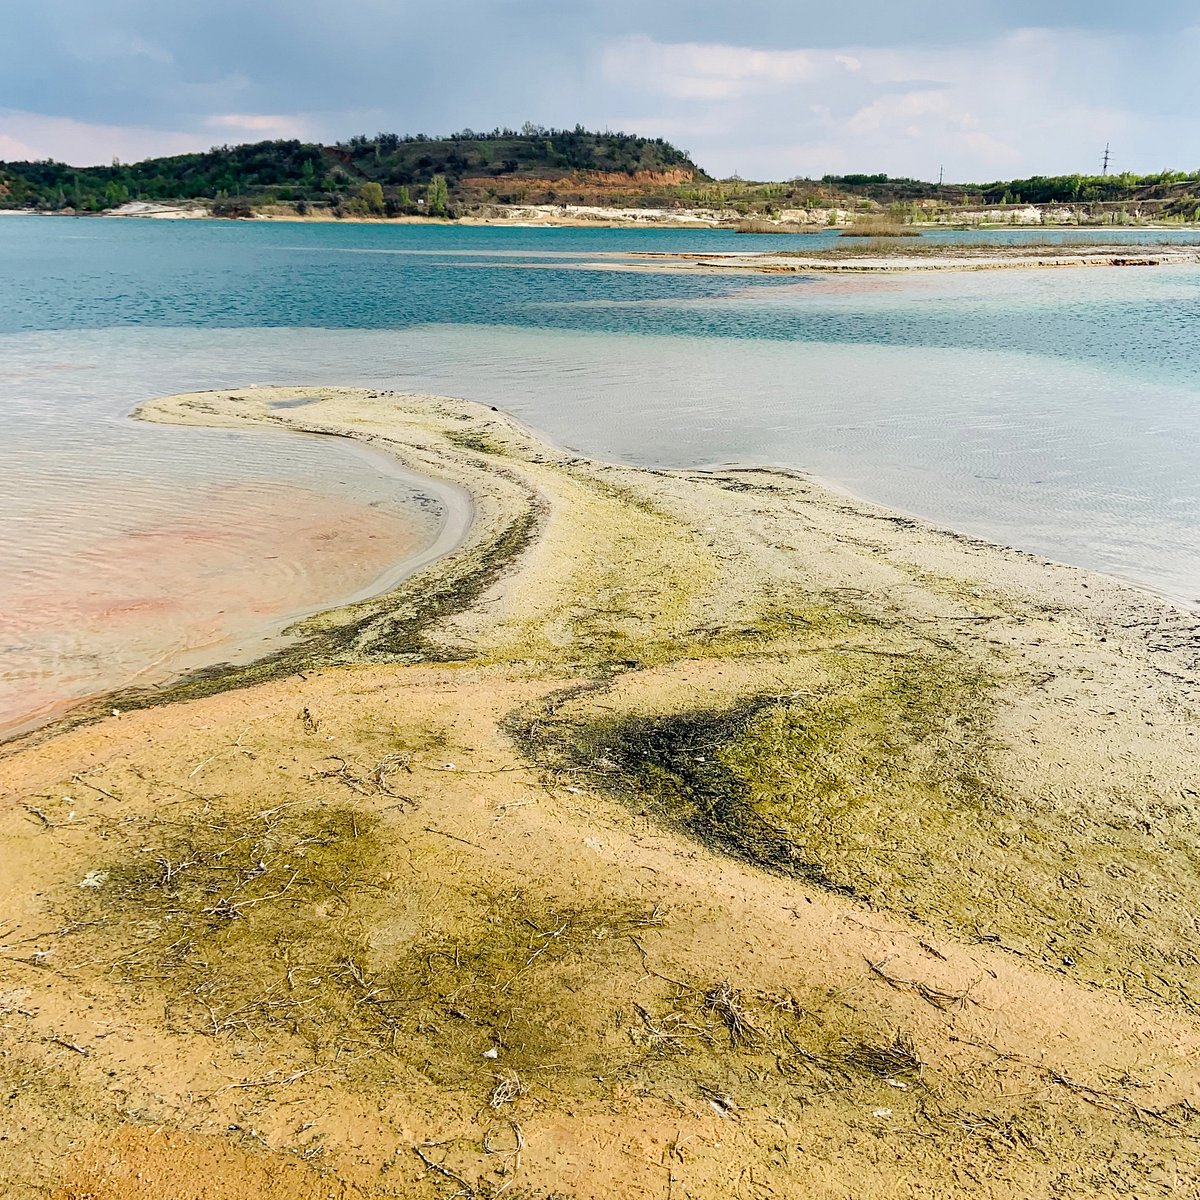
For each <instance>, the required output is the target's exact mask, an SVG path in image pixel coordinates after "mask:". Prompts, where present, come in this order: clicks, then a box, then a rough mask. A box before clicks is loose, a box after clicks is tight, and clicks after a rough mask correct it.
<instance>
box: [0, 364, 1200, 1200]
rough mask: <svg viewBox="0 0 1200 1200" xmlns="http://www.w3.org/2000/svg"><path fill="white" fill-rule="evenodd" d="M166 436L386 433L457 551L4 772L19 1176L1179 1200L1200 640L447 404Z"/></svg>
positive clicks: (278, 413)
mask: <svg viewBox="0 0 1200 1200" xmlns="http://www.w3.org/2000/svg"><path fill="white" fill-rule="evenodd" d="M313 395H317V396H320V397H321V399H319V400H315V401H313V402H312V403H309V404H305V405H301V406H298V407H274V405H276V404H278V402H280V401H285V402H286V401H294V400H296V399H298V398H300V397H302V396H313ZM141 415H142V416H143V417H146V418H147V419H154V420H164V421H176V422H181V423H198V424H234V425H240V424H242V423H245V422H271V423H275V424H278V425H282V426H290V427H294V428H297V429H305V430H309V431H313V432H324V433H331V434H332V433H340V434H349V435H352V436H356V437H361V438H364V439H365V440H368V441H370V442H372V443H373V444H375V445H377V446H379V447H381V448H384V449H387V450H389V451H390V452H392V453H394V454H395V455H396V456H397V457H398V458H399V459H400V460H402V461H403V462H404V463H405V464H406V465H407V466H409V467H411V468H413V469H416V470H420V471H424V472H426V473H428V474H429V475H432V476H434V477H436V478H439V479H443V480H449V481H451V482H454V483H457V484H460V485H462V486H464V487H466V488H467V489H468V490H469V491H470V492H471V494H472V496H473V497H474V500H475V505H476V520H475V523H474V525H473V527H472V530H471V532H470V533H469V535H468V537H467V540H466V541H465V543H464V544H463V546H462V547H461V548H460V549H459V550H458V551H456V552H455V553H454V554H452V555H450V556H448V557H446V558H444V559H441V560H439V561H438V562H437V563H435V564H433V565H431V566H430V567H429V568H427V570H426V571H424V572H423V573H422V574H421V575H420V576H418V577H416V578H414V579H411V580H408V581H406V582H404V583H403V584H401V586H400V587H399V588H398V589H397V590H395V591H394V592H392V593H390V594H389V596H387V597H384V598H380V599H377V600H373V601H368V602H365V603H364V604H361V605H358V606H355V607H354V608H351V609H347V610H342V611H340V612H337V613H332V614H327V615H326V616H324V617H322V618H319V619H314V620H312V621H309V622H307V623H306V625H305V626H304V628H303V630H302V631H301V632H302V634H303V636H302V637H301V638H300V640H299V641H298V642H297V644H296V645H295V646H293V647H289V648H287V649H286V650H284V651H281V652H280V654H279V655H277V656H276V657H275V658H274V659H272V660H268V661H267V662H265V663H262V664H259V665H258V666H256V667H255V668H253V669H248V668H239V669H235V670H233V671H231V672H228V673H225V674H224V675H222V674H221V673H219V672H212V673H208V674H205V675H202V676H197V677H195V678H193V679H191V680H189V681H185V682H184V683H183V684H181V685H180V686H179V687H177V688H176V689H174V692H173V693H172V695H171V697H169V699H172V700H174V703H163V702H162V701H163V698H162V697H149V696H145V695H136V694H131V695H128V696H126V697H124V698H122V699H121V700H119V701H112V702H111V707H113V708H118V709H121V710H122V711H121V712H120V713H119V715H115V716H107V717H103V718H101V717H100V716H99V714H95V716H96V718H97V719H95V720H92V721H89V722H84V723H79V724H77V725H76V726H75V727H73V728H63V729H60V730H59V731H57V732H55V733H46V732H43V733H42V734H40V735H38V736H35V737H31V738H28V739H26V740H25V741H24V742H23V743H20V744H15V745H12V746H9V747H6V750H5V753H4V756H3V757H2V758H0V796H3V798H4V804H3V806H2V807H0V822H2V828H0V838H2V839H3V840H2V843H0V844H2V846H3V851H2V853H3V861H4V867H5V869H4V871H3V872H2V873H0V881H2V882H0V887H2V888H3V904H2V906H0V913H2V914H3V918H4V925H3V928H2V929H0V950H2V953H0V972H2V978H0V1014H2V1015H0V1038H2V1045H0V1080H2V1082H3V1085H4V1090H5V1095H6V1097H7V1110H6V1115H7V1120H6V1122H5V1131H4V1132H5V1135H6V1136H5V1137H4V1139H3V1140H0V1179H3V1180H4V1183H5V1188H4V1192H5V1195H6V1196H12V1197H55V1198H57V1200H82V1198H83V1197H89V1198H91V1200H126V1198H134V1197H136V1198H138V1200H167V1198H168V1197H170V1198H172V1200H176V1198H179V1197H197V1198H199V1197H205V1198H207V1200H221V1198H224V1197H230V1198H232V1197H237V1198H238V1200H242V1198H245V1197H272V1198H274V1197H279V1198H281V1200H282V1198H283V1197H289V1198H290V1197H304V1198H308V1197H312V1198H313V1200H315V1198H317V1197H329V1196H334V1197H338V1198H339V1200H351V1198H359V1197H364V1198H365V1197H384V1196H403V1197H422V1196H427V1197H431V1198H433V1197H449V1196H460V1197H478V1198H480V1200H482V1198H485V1197H486V1198H491V1197H496V1196H499V1195H502V1194H503V1195H506V1196H508V1197H512V1198H516V1197H524V1198H526V1200H531V1198H533V1197H539V1198H542V1200H546V1198H549V1197H559V1198H563V1200H586V1198H593V1197H595V1198H600V1197H605V1198H618V1200H633V1198H635V1197H638V1198H640V1197H646V1196H662V1197H673V1198H676V1200H681V1198H683V1197H695V1198H705V1200H718V1198H719V1200H726V1198H728V1197H733V1196H747V1197H749V1196H760V1195H765V1196H771V1195H773V1196H786V1197H851V1196H853V1197H855V1198H858V1200H863V1198H879V1200H883V1198H885V1197H886V1198H891V1197H895V1196H900V1195H904V1196H919V1197H946V1196H963V1195H970V1196H972V1197H1012V1196H1051V1195H1053V1196H1056V1197H1058V1196H1098V1195H1137V1196H1139V1197H1142V1196H1155V1195H1161V1196H1168V1195H1171V1196H1174V1195H1187V1194H1194V1192H1195V1190H1196V1182H1197V1179H1200V1140H1198V1139H1200V1059H1198V1057H1197V1055H1198V1052H1200V956H1198V954H1197V951H1198V948H1200V941H1198V939H1197V930H1196V916H1195V914H1196V913H1197V911H1200V873H1198V872H1197V870H1196V863H1195V836H1194V830H1195V827H1196V818H1197V809H1198V807H1200V797H1198V795H1197V784H1196V770H1195V762H1196V745H1195V742H1196V739H1195V736H1194V735H1195V731H1196V726H1197V722H1196V713H1197V702H1198V701H1200V686H1198V666H1200V663H1198V658H1200V625H1198V623H1197V619H1196V617H1195V616H1194V615H1193V614H1190V613H1187V612H1184V611H1181V610H1179V609H1176V608H1173V607H1171V606H1170V605H1168V604H1166V603H1164V602H1161V601H1159V600H1157V599H1155V598H1154V597H1151V596H1147V595H1144V594H1142V593H1140V592H1138V591H1136V590H1134V589H1132V588H1129V587H1125V586H1123V585H1121V584H1119V583H1117V582H1115V581H1112V580H1109V579H1106V578H1103V577H1100V576H1095V575H1089V574H1087V573H1085V572H1081V571H1077V570H1072V569H1069V568H1064V567H1059V566H1055V565H1052V564H1048V563H1045V562H1042V561H1040V560H1037V559H1034V558H1031V557H1030V556H1028V555H1024V554H1020V553H1017V552H1015V551H1010V550H1004V549H1001V548H997V547H993V546H990V545H986V544H984V543H981V542H979V541H976V540H973V539H970V538H966V537H962V536H957V535H954V534H950V533H945V532H940V531H937V530H934V529H931V528H928V527H926V526H924V525H922V524H921V523H919V522H917V521H914V520H911V519H909V518H906V517H901V516H898V515H896V514H893V513H889V512H886V511H884V510H880V509H877V508H873V507H871V506H869V505H865V504H862V503H858V502H856V501H851V500H847V499H845V498H843V497H840V496H837V495H834V494H832V493H830V492H828V491H825V490H823V489H821V488H819V487H817V486H815V485H814V484H813V483H812V482H811V481H810V480H808V479H806V478H804V477H802V476H799V475H796V474H792V473H787V472H779V471H765V470H743V471H722V472H715V473H704V472H690V471H642V470H636V469H632V468H625V467H616V466H609V465H604V464H601V463H596V462H592V461H589V460H586V459H582V458H578V457H572V456H570V455H565V454H562V453H560V452H557V451H554V450H552V449H550V448H548V447H547V446H545V445H543V444H542V443H540V442H538V441H537V440H536V439H534V438H533V437H532V436H531V435H530V434H529V433H528V432H526V431H525V430H524V429H522V428H521V427H520V426H519V425H517V424H516V423H515V422H513V421H512V420H510V419H508V418H507V417H505V416H504V415H502V414H500V413H497V412H494V411H492V410H489V409H484V408H481V407H479V406H475V405H471V404H467V403H464V402H461V401H453V400H445V399H438V398H433V397H420V396H399V395H394V394H391V393H379V392H364V391H352V390H348V389H311V388H309V389H274V390H273V389H256V390H246V391H242V392H234V393H228V392H221V393H210V394H204V395H192V396H182V397H174V398H172V399H169V400H164V401H159V402H156V403H155V404H152V405H149V406H147V407H146V408H145V409H144V410H143V411H142V414H141ZM235 684H236V685H239V686H232V685H235ZM139 706H141V707H139Z"/></svg>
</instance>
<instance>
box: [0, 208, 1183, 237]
mask: <svg viewBox="0 0 1200 1200" xmlns="http://www.w3.org/2000/svg"><path fill="white" fill-rule="evenodd" d="M498 207H499V208H502V209H503V211H494V212H488V213H482V214H480V213H475V214H467V215H464V216H461V217H456V218H453V219H451V218H448V217H425V216H418V215H412V214H406V215H401V216H394V217H387V216H363V215H358V214H352V215H350V214H348V215H344V216H340V217H339V216H335V215H334V214H333V213H332V212H330V211H328V210H321V211H319V212H309V213H304V214H301V213H296V212H256V213H255V214H254V215H253V216H251V217H246V216H240V217H232V216H221V215H215V214H214V213H213V212H212V211H211V210H210V209H209V208H208V207H207V206H205V205H192V206H186V205H183V204H169V203H163V204H144V205H139V211H122V210H121V209H112V210H108V211H105V212H98V213H76V212H73V211H71V210H69V209H67V210H61V211H54V212H45V211H40V210H33V209H0V216H2V215H6V214H8V215H13V216H46V217H85V218H88V219H93V218H97V217H117V218H122V219H129V220H140V221H147V220H150V221H237V222H243V223H249V224H254V223H259V222H278V223H292V224H317V225H418V226H451V227H461V228H477V227H490V226H495V227H509V228H518V229H672V230H681V229H714V230H719V231H722V232H725V233H740V234H744V235H746V236H747V237H748V238H753V237H755V236H758V235H762V236H781V235H782V236H796V237H805V236H812V235H819V234H825V233H838V234H841V233H843V232H845V231H846V230H848V229H852V228H853V227H854V225H855V224H856V223H857V222H856V221H854V220H852V219H849V218H850V217H851V216H852V214H849V213H846V214H844V217H843V218H840V219H838V220H837V221H836V223H834V224H828V223H821V224H814V223H801V222H797V221H786V220H785V221H772V220H770V219H767V218H763V217H761V216H757V215H756V216H753V217H740V216H738V215H737V214H731V213H729V212H726V211H721V210H714V209H704V208H687V209H668V208H616V207H613V208H609V207H604V206H598V205H553V204H542V205H509V206H498ZM123 208H124V209H131V208H133V206H132V205H126V206H123ZM976 215H977V214H965V215H964V217H965V218H972V217H974V216H976ZM908 227H909V228H911V229H913V230H915V231H918V232H920V233H932V232H963V233H966V232H972V233H975V232H978V233H1002V232H1022V233H1033V232H1038V231H1049V230H1053V231H1055V232H1062V231H1073V232H1074V231H1078V232H1079V233H1083V234H1090V235H1091V236H1094V237H1099V236H1105V237H1110V236H1111V237H1115V238H1120V237H1121V235H1122V234H1123V233H1127V234H1132V233H1177V232H1178V233H1186V232H1195V233H1197V234H1200V224H1196V223H1189V224H1179V223H1169V224H1167V223H1163V222H1146V223H1139V224H1136V225H1108V224H1088V223H1080V222H1074V221H1070V222H1047V221H1037V222H1025V221H1022V222H1012V221H982V220H975V219H964V220H962V221H954V222H945V221H942V222H936V221H935V222H913V223H912V224H911V225H910V226H908Z"/></svg>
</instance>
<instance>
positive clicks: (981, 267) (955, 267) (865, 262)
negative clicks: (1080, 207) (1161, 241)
mask: <svg viewBox="0 0 1200 1200" xmlns="http://www.w3.org/2000/svg"><path fill="white" fill-rule="evenodd" d="M626 257H627V258H641V259H643V260H644V265H641V264H639V265H635V266H633V267H632V268H630V266H629V264H628V263H625V264H622V269H626V270H628V269H633V270H639V269H642V270H651V271H653V270H671V271H678V270H698V271H705V272H710V273H711V272H723V271H732V272H749V273H754V274H762V275H779V274H785V275H786V274H798V273H803V274H809V273H810V272H814V271H834V272H837V271H841V272H865V273H876V274H877V273H881V272H896V271H999V270H1020V269H1023V268H1031V267H1163V266H1181V265H1183V266H1186V265H1197V264H1200V247H1193V246H1139V245H1137V244H1136V243H1130V244H1127V245H1123V246H1120V245H1114V246H1089V247H1088V248H1087V249H1082V250H1076V249H1074V248H1073V247H1071V246H1069V245H1064V246H1061V247H1047V246H1008V247H996V246H950V245H947V246H939V247H937V248H936V249H935V248H933V247H932V246H928V245H925V246H921V247H919V249H918V248H917V247H915V246H914V247H912V248H911V249H909V250H908V252H907V253H906V252H904V251H902V250H881V249H879V248H878V247H877V246H876V247H872V246H870V245H867V244H859V245H853V244H852V245H850V246H845V245H839V246H837V247H836V248H834V249H830V250H821V251H814V252H812V253H809V254H804V253H800V252H789V253H787V254H771V253H767V254H694V253H693V254H685V253H678V254H644V253H643V254H636V255H628V256H626Z"/></svg>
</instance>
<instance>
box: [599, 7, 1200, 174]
mask: <svg viewBox="0 0 1200 1200" xmlns="http://www.w3.org/2000/svg"><path fill="white" fill-rule="evenodd" d="M1184 39H1185V40H1188V41H1189V42H1190V44H1192V45H1196V43H1197V39H1196V37H1195V34H1194V31H1188V32H1187V33H1186V34H1185V35H1184ZM1171 40H1172V42H1176V41H1178V38H1174V39H1171ZM1151 44H1153V45H1154V46H1157V47H1158V48H1159V49H1164V48H1165V47H1164V46H1162V45H1161V44H1160V43H1158V42H1155V41H1154V40H1153V39H1150V41H1146V40H1145V39H1143V41H1142V42H1137V43H1135V42H1131V41H1130V39H1129V37H1127V36H1124V37H1122V36H1117V35H1115V34H1108V33H1095V32H1087V31H1083V30H1077V29H1066V30H1063V29H1044V28H1029V29H1016V30H1009V31H1007V32H1005V33H1003V34H1000V35H998V36H996V37H994V38H991V39H987V40H976V41H963V42H960V43H958V44H953V45H936V46H929V45H920V44H907V45H903V44H902V45H894V46H882V47H879V46H870V45H859V44H846V45H841V46H831V47H815V46H809V47H805V46H801V47H793V48H789V49H786V50H778V49H777V50H771V51H761V50H755V49H753V48H750V47H744V46H737V45H733V44H729V45H725V44H722V45H700V44H697V43H694V42H685V43H677V44H660V43H655V42H652V41H650V40H649V39H647V38H644V37H642V38H623V39H618V40H616V41H614V42H612V43H611V44H610V45H608V46H607V47H605V48H604V50H603V52H602V54H601V66H602V71H603V74H604V76H605V78H606V79H608V80H609V81H610V82H614V83H620V84H621V85H622V86H623V88H624V89H625V90H626V91H627V92H631V93H634V94H636V95H638V96H639V98H640V99H641V100H642V103H641V104H640V105H639V118H638V122H637V124H636V126H634V127H635V128H637V129H638V130H639V131H640V132H647V133H648V132H651V130H652V129H653V128H654V124H655V121H656V120H661V121H664V122H667V123H675V122H678V120H679V119H680V117H681V116H686V118H687V119H688V121H689V122H690V124H691V127H692V128H693V129H694V130H695V131H696V134H695V135H694V137H693V139H692V141H691V143H690V145H689V147H688V148H689V149H690V150H691V151H692V153H693V155H694V156H695V157H696V159H697V161H699V162H701V163H703V164H704V165H705V166H706V167H708V169H709V170H710V171H713V172H715V173H717V174H727V173H730V172H732V171H734V170H735V169H736V170H738V171H740V172H741V173H742V174H747V173H749V172H748V167H749V168H752V171H753V174H754V176H755V177H757V178H776V179H778V178H789V177H792V176H797V175H810V176H812V175H815V176H820V175H822V174H825V173H844V172H847V171H854V170H858V171H867V170H869V171H886V172H888V173H889V174H893V175H916V176H919V177H924V178H933V177H936V175H937V173H938V170H939V168H940V167H942V166H945V167H946V171H947V178H951V179H957V180H987V179H992V178H996V177H998V176H1000V175H1002V174H1012V173H1027V174H1033V173H1036V172H1045V173H1065V172H1070V171H1085V172H1086V171H1091V170H1095V169H1096V168H1097V167H1098V165H1099V155H1100V152H1101V151H1102V150H1103V147H1104V144H1105V142H1107V141H1110V140H1111V141H1113V142H1114V144H1116V143H1119V144H1120V153H1119V154H1118V166H1119V167H1128V168H1130V169H1145V170H1148V169H1155V168H1157V167H1159V166H1161V165H1163V164H1164V163H1170V162H1176V161H1178V155H1179V151H1180V149H1181V148H1182V147H1185V146H1187V145H1188V144H1189V141H1190V142H1191V143H1192V144H1194V143H1195V141H1196V134H1197V131H1198V126H1197V121H1196V118H1195V117H1193V116H1191V113H1192V112H1194V111H1195V106H1194V104H1193V105H1191V106H1188V107H1187V108H1185V109H1183V110H1182V112H1180V113H1177V114H1176V115H1175V116H1174V117H1173V118H1172V119H1169V120H1166V121H1164V119H1163V118H1162V116H1161V114H1160V115H1159V116H1157V117H1154V116H1152V115H1150V114H1148V113H1147V114H1142V113H1141V112H1139V103H1140V101H1141V91H1142V89H1140V88H1138V87H1136V86H1134V85H1133V84H1132V82H1131V81H1132V80H1133V79H1135V78H1136V76H1137V74H1138V70H1139V67H1138V64H1139V62H1142V61H1146V62H1151V61H1153V56H1152V55H1150V54H1149V53H1148V49H1149V47H1150V46H1151ZM1157 61H1158V62H1159V63H1166V62H1167V61H1168V59H1167V58H1159V59H1158V60H1157ZM1172 61H1173V64H1174V65H1171V66H1168V67H1167V69H1166V70H1165V71H1163V70H1162V69H1161V67H1160V70H1159V74H1160V76H1161V78H1159V79H1157V80H1156V86H1157V87H1159V88H1163V87H1166V88H1172V87H1179V86H1184V87H1191V88H1192V89H1193V90H1194V89H1195V84H1194V80H1195V74H1194V72H1192V71H1189V70H1188V68H1186V67H1184V66H1183V64H1182V59H1181V58H1180V57H1179V56H1176V57H1175V58H1174V59H1173V60H1172ZM1185 72H1186V74H1185ZM1176 76H1177V77H1178V78H1175V77H1176ZM1185 80H1186V81H1187V82H1186V83H1185V82H1184V81H1185ZM655 99H657V103H656V104H652V103H649V101H652V100H655ZM626 111H628V110H626ZM614 123H619V118H617V117H615V116H614ZM1189 131H1190V135H1191V136H1190V138H1189V136H1188V135H1189ZM1135 156H1136V157H1135Z"/></svg>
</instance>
